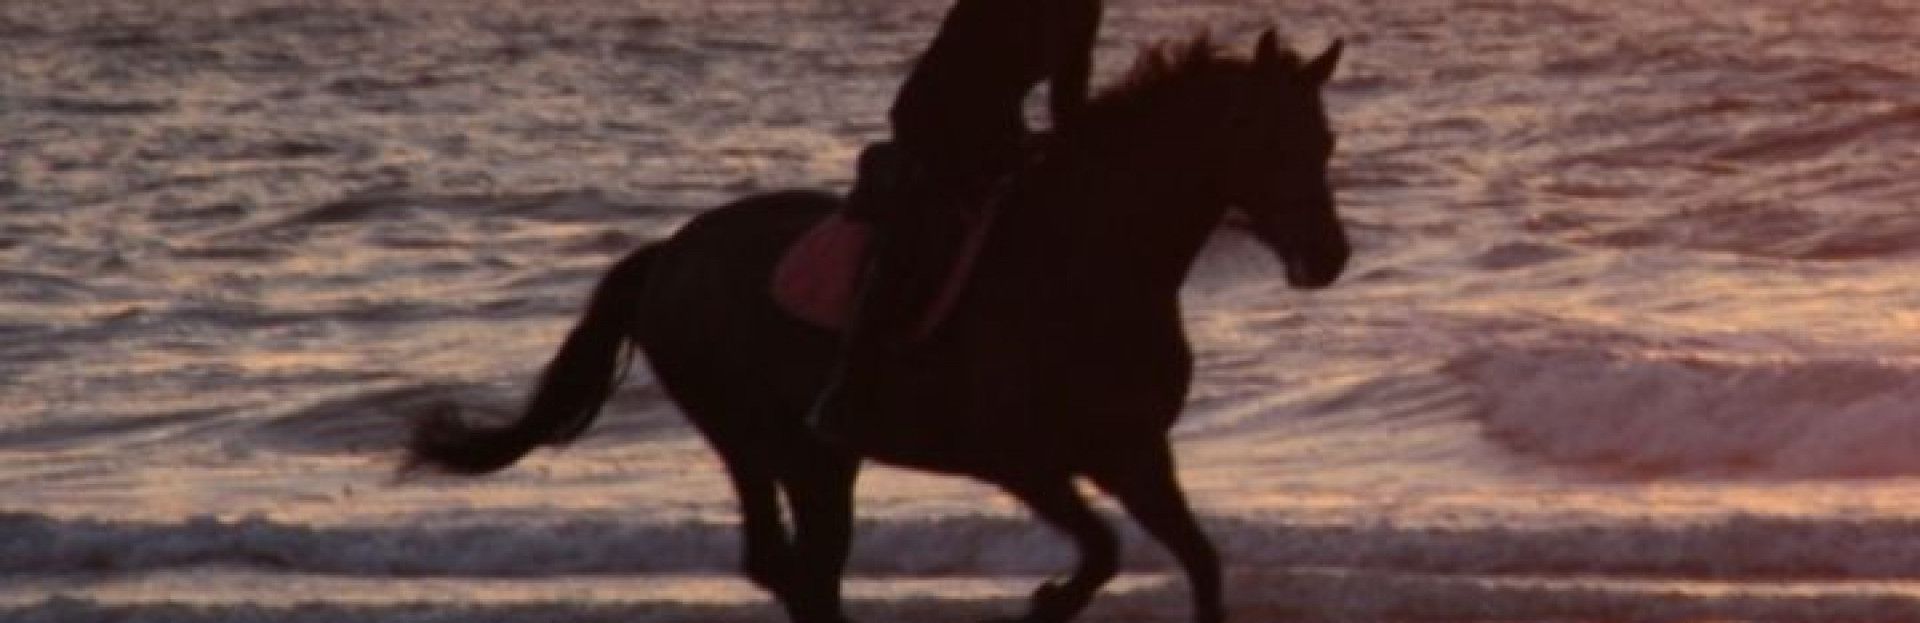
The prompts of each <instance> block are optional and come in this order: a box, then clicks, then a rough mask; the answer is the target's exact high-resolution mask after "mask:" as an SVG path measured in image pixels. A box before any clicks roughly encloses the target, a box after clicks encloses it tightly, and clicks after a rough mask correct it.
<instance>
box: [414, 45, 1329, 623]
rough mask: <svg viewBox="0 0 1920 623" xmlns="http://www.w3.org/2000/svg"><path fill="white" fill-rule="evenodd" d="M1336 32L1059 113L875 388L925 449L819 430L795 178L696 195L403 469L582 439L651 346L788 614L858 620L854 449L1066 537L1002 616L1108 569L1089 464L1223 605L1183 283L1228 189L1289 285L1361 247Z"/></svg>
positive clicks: (1044, 604)
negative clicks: (1330, 111)
mask: <svg viewBox="0 0 1920 623" xmlns="http://www.w3.org/2000/svg"><path fill="white" fill-rule="evenodd" d="M1340 52H1341V45H1340V42H1339V41H1335V42H1334V43H1333V44H1332V45H1331V46H1329V47H1328V48H1327V50H1326V51H1325V52H1323V53H1322V54H1319V55H1318V56H1316V57H1314V58H1312V59H1305V58H1303V57H1301V56H1298V55H1296V54H1294V53H1293V52H1291V51H1288V50H1284V49H1282V47H1281V46H1280V44H1279V42H1278V40H1277V37H1276V36H1275V35H1274V32H1273V31H1272V30H1268V31H1267V32H1265V33H1264V34H1263V35H1262V36H1261V37H1260V39H1259V42H1258V43H1257V44H1256V45H1255V48H1254V51H1253V53H1252V54H1251V55H1238V54H1233V53H1230V52H1227V51H1224V50H1222V49H1220V48H1218V47H1216V46H1214V45H1212V44H1210V43H1209V42H1208V41H1207V37H1205V36H1204V35H1203V36H1201V37H1198V38H1196V39H1194V40H1193V41H1192V42H1190V43H1186V44H1172V45H1159V46H1152V47H1149V48H1148V49H1147V50H1146V51H1145V52H1143V53H1142V55H1141V58H1140V60H1139V61H1138V63H1137V64H1136V65H1135V67H1134V68H1133V69H1132V70H1131V71H1130V72H1129V73H1128V74H1127V76H1126V77H1125V78H1123V79H1122V80H1121V81H1119V83H1118V84H1117V86H1115V87H1113V88H1110V89H1107V90H1105V91H1103V92H1102V93H1101V94H1099V95H1098V96H1096V97H1095V98H1094V100H1093V101H1092V102H1091V103H1090V105H1089V107H1088V108H1087V109H1086V112H1085V114H1084V115H1083V116H1082V117H1081V118H1080V119H1079V120H1078V121H1076V122H1074V123H1071V124H1068V125H1066V126H1064V127H1060V128H1056V129H1055V132H1054V133H1053V135H1052V136H1051V138H1049V139H1048V140H1047V141H1045V143H1044V147H1043V148H1041V152H1042V155H1041V156H1040V157H1038V158H1036V159H1035V160H1034V161H1032V162H1031V163H1030V164H1029V165H1027V166H1025V167H1024V168H1023V170H1021V171H1019V172H1017V173H1015V174H1013V177H1012V180H1011V181H1010V182H1009V183H1008V186H1007V189H1006V190H1005V191H1004V193H1003V194H1002V197H1001V199H1000V201H999V207H998V208H997V210H998V212H997V216H996V217H995V222H994V224H993V231H992V232H991V233H990V235H989V236H988V237H987V238H986V240H985V242H984V243H982V245H981V248H980V250H979V252H978V256H977V258H976V260H975V262H974V268H973V273H972V276H971V278H970V280H969V281H968V282H967V283H966V284H965V286H964V289H963V290H962V291H961V292H960V294H959V295H958V299H957V300H956V301H955V302H954V303H953V304H952V307H951V310H950V311H949V313H948V315H947V317H946V320H944V321H943V323H942V324H941V325H940V326H939V328H937V329H936V330H935V331H934V332H933V333H932V334H931V335H930V336H928V337H926V338H924V340H923V341H922V342H921V343H920V344H919V345H918V346H916V347H914V349H913V350H912V351H911V352H910V353H908V354H906V355H903V357H905V358H906V359H907V361H906V362H904V363H902V365H901V366H899V367H900V370H899V371H898V374H897V375H896V376H897V378H890V379H889V381H890V382H889V383H888V384H887V387H885V388H884V389H882V390H876V394H879V395H878V396H877V397H875V398H874V399H873V400H872V404H873V405H874V406H875V408H876V409H882V410H884V411H885V413H886V415H885V417H880V416H876V417H875V418H874V419H876V420H885V419H888V418H893V417H895V416H899V417H902V418H910V419H909V420H907V421H910V422H912V423H913V426H915V427H918V428H920V429H925V430H927V431H931V433H930V434H928V435H927V436H926V438H927V439H931V440H933V442H932V443H931V444H921V445H920V446H915V447H914V448H913V449H910V450H904V451H898V452H894V453H892V454H887V453H884V452H876V453H873V455H872V456H865V457H863V456H860V455H857V454H856V453H855V452H854V451H853V450H850V449H848V448H847V447H845V446H844V445H842V444H836V443H833V442H830V441H828V440H823V439H822V438H821V437H820V436H819V435H817V434H816V433H814V431H812V430H811V429H810V428H809V427H808V425H807V424H806V423H805V418H806V415H807V413H808V411H809V407H810V406H811V405H812V404H813V403H814V401H815V399H816V397H817V396H818V394H819V393H820V391H821V389H822V387H823V386H824V384H825V383H827V382H828V381H829V376H830V369H831V367H832V366H833V365H834V363H835V361H836V355H837V352H838V338H837V337H836V335H835V333H834V332H832V331H829V330H826V329H823V328H820V327H818V326H815V325H811V324H808V323H805V322H802V321H799V320H797V319H795V318H793V317H792V316H791V315H789V314H786V313H784V312H782V311H781V310H780V309H779V308H778V307H777V305H776V304H775V302H774V301H773V300H772V298H771V296H770V294H769V279H770V274H771V273H772V272H773V270H774V266H775V264H776V263H777V262H778V261H779V259H780V258H781V255H782V252H783V250H784V249H786V248H787V247H788V245H789V244H791V243H792V242H793V241H794V240H795V239H796V238H797V237H799V236H800V235H801V234H802V233H803V232H804V231H806V230H807V229H808V228H809V227H810V226H812V225H813V224H815V223H816V222H817V221H819V220H820V219H822V218H823V217H826V216H827V215H829V214H831V213H832V212H833V211H835V210H836V209H838V208H839V207H840V206H841V199H840V198H838V197H836V196H835V195H832V194H828V193H825V192H817V191H808V190H791V191H781V192H771V193H766V194H761V195H756V196H750V197H746V198H743V199H739V200H736V201H734V202H732V203H729V204H726V205H724V206H722V207H719V208H716V209H714V210H712V211H709V212H705V213H703V214H701V215H699V216H697V217H695V218H694V219H691V220H690V221H689V222H688V223H687V224H686V225H685V226H683V227H682V228H681V229H679V230H678V231H677V232H676V233H674V234H673V235H672V236H670V237H669V238H667V239H665V240H663V241H658V242H654V243H651V244H648V245H646V246H644V247H643V248H641V249H639V250H637V251H635V252H633V253H632V254H631V255H629V256H627V257H625V258H624V259H622V260H620V261H619V262H617V263H616V264H614V266H613V267H612V268H611V269H610V270H609V271H608V272H607V273H606V274H605V275H604V276H603V277H602V279H601V280H600V282H599V284H598V285H597V286H596V287H595V289H594V291H593V294H592V296H591V299H590V302H589V303H588V305H587V309H586V311H585V312H584V314H583V316H582V318H581V320H580V321H579V323H578V324H577V325H576V326H575V327H574V328H573V329H572V331H571V333H569V334H568V335H567V337H566V338H565V340H564V342H563V344H562V345H561V347H560V349H559V352H558V353H557V354H556V355H555V356H554V357H553V359H552V360H551V361H550V362H549V363H548V365H547V367H546V368H545V369H544V371H543V373H542V374H541V376H540V379H539V383H538V387H537V389H536V390H535V391H534V392H533V395H532V397H531V398H530V399H529V402H528V405H527V407H526V409H525V411H524V413H523V414H522V415H521V416H520V417H519V418H518V419H516V420H515V421H512V422H510V423H502V424H491V425H490V424H478V423H471V422H467V421H464V420H463V419H462V418H460V417H458V416H457V415H452V414H441V415H440V416H438V417H429V418H426V419H423V420H421V421H419V422H417V423H416V424H415V428H414V431H413V436H412V438H411V441H410V446H409V455H410V456H409V459H408V460H409V464H410V465H413V466H420V467H430V468H437V469H441V470H445V471H450V472H457V473H473V474H478V473H485V472H491V471H494V470H498V469H502V468H505V467H507V466H508V465H511V464H512V463H514V462H515V461H518V460H519V459H520V458H521V457H522V456H525V455H526V454H527V453H528V452H530V451H531V450H532V449H533V448H535V447H536V446H541V445H561V444H564V443H566V442H568V441H571V440H573V439H575V438H577V437H579V436H580V435H581V434H582V433H583V432H584V431H585V430H586V428H587V426H588V424H589V423H590V422H592V420H593V419H594V418H595V417H596V416H597V414H598V412H599V411H600V408H601V405H602V403H603V402H605V400H606V399H607V398H608V395H609V392H610V391H611V390H612V389H613V387H614V386H615V385H616V384H617V383H618V382H619V379H620V377H621V374H622V373H623V372H624V367H625V365H626V362H627V359H629V358H630V356H631V355H632V353H633V352H634V351H636V350H637V351H638V352H639V353H641V354H642V355H644V357H645V360H646V361H647V362H648V364H649V366H650V367H651V369H652V370H653V372H654V376H655V379H656V380H657V382H658V383H659V385H660V386H661V387H662V388H663V389H664V390H665V392H666V393H667V395H668V397H669V398H670V399H671V400H672V401H673V402H675V403H676V404H677V405H678V406H679V407H680V408H681V410H682V411H683V412H684V414H685V415H686V417H687V418H688V419H689V420H690V422H691V423H692V424H693V425H694V426H695V427H696V428H697V429H698V430H699V432H700V433H701V434H702V435H703V436H704V437H705V439H706V441H707V442H708V443H709V445H710V446H711V447H712V449H713V450H714V451H715V452H716V453H717V454H718V455H719V457H720V458H721V459H722V462H723V464H724V465H725V468H726V470H727V473H728V476H729V477H730V482H731V484H732V487H733V489H734V492H735V494H736V495H737V496H738V501H739V508H740V512H741V515H742V524H741V529H742V533H743V539H742V548H743V558H744V563H743V572H744V573H745V575H746V576H747V577H748V578H749V579H751V580H752V581H753V582H755V583H756V584H757V585H759V586H760V587H762V588H763V589H765V590H767V591H768V592H770V593H771V594H772V595H773V596H774V598H775V599H776V600H777V601H778V602H779V604H780V605H781V607H783V608H784V610H785V612H786V614H787V616H788V617H789V618H790V619H791V620H793V621H795V622H797V623H843V622H845V621H848V619H847V618H846V616H845V614H844V612H843V610H842V600H841V594H840V582H841V575H842V572H843V569H844V567H845V563H846V559H847V552H848V548H849V543H850V540H851V538H852V517H853V489H854V482H855V478H856V475H857V473H858V471H859V468H860V465H861V464H862V461H863V460H865V459H875V460H879V461H881V462H886V463H893V464H899V465H904V466H908V467H911V468H917V469H924V470H931V471H935V472H941V473H948V474H954V475H959V476H964V477H972V478H975V479H979V480H981V481H984V482H987V483H991V484H993V485H996V486H998V487H999V488H1001V489H1002V490H1004V491H1006V492H1007V493H1008V494H1010V495H1011V496H1012V497H1014V498H1016V499H1017V500H1019V501H1021V502H1022V503H1023V504H1024V505H1025V506H1026V507H1027V508H1028V509H1030V510H1031V511H1032V512H1033V513H1034V514H1035V515H1037V516H1038V517H1039V518H1040V519H1042V520H1044V521H1045V522H1047V523H1048V524H1050V525H1052V526H1053V527H1055V528H1057V529H1059V530H1061V531H1063V532H1065V533H1066V534H1067V535H1068V536H1070V537H1071V538H1072V540H1073V541H1074V543H1075V544H1076V547H1077V553H1078V560H1077V564H1076V566H1075V567H1074V569H1073V571H1072V574H1071V575H1070V576H1069V577H1068V578H1067V579H1066V580H1065V581H1064V582H1047V583H1045V584H1043V585H1042V586H1041V587H1040V588H1039V589H1038V590H1037V591H1036V592H1035V593H1034V595H1033V597H1032V598H1031V600H1030V602H1029V604H1028V609H1027V611H1026V612H1025V614H1024V615H1023V616H1022V617H1021V618H1018V619H1014V620H1018V621H1026V622H1031V623H1053V622H1060V621H1068V620H1070V619H1072V618H1074V617H1075V616H1077V615H1078V614H1079V613H1080V612H1081V611H1082V610H1083V609H1084V608H1085V607H1086V606H1087V604H1088V603H1089V602H1090V601H1091V600H1092V599H1093V597H1094V595H1095V594H1096V593H1097V592H1098V590H1099V589H1100V587H1101V586H1102V585H1104V584H1105V583H1106V582H1107V581H1108V580H1110V579H1111V578H1112V577H1113V576H1114V575H1115V573H1116V572H1117V568H1118V543H1117V538H1116V537H1115V535H1114V533H1113V532H1112V530H1111V528H1110V527H1109V526H1108V524H1107V523H1106V522H1105V521H1104V520H1103V519H1102V518H1101V517H1100V516H1099V515H1098V514H1097V513H1095V512H1094V511H1093V510H1092V509H1091V508H1090V507H1089V505H1088V502H1087V501H1086V500H1085V499H1084V498H1083V497H1082V495H1081V493H1080V492H1079V491H1078V489H1077V488H1076V486H1075V484H1074V483H1075V479H1076V478H1079V477H1085V478H1086V479H1088V480H1090V481H1091V482H1092V483H1093V484H1094V485H1096V486H1097V487H1098V488H1100V489H1101V490H1102V491H1104V492H1105V493H1107V494H1108V495H1110V496H1112V497H1113V498H1115V499H1116V500H1117V501H1118V502H1119V503H1120V505H1121V507H1122V508H1123V509H1124V510H1125V511H1126V513H1128V514H1129V515H1131V516H1132V517H1133V518H1134V519H1135V520H1137V521H1138V522H1139V523H1140V524H1141V525H1142V526H1143V527H1144V528H1145V529H1146V530H1147V532H1148V533H1149V534H1150V535H1152V536H1153V537H1154V538H1155V539H1157V540H1158V541H1160V542H1161V543H1162V544H1163V545H1164V546H1166V547H1167V548H1168V549H1170V550H1171V551H1172V552H1173V554H1174V556H1175V558H1176V559H1177V560H1178V562H1179V563H1180V565H1181V567H1182V568H1183V570H1184V572H1185V574H1186V577H1187V580H1188V584H1189V588H1190V591H1191V600H1192V608H1193V620H1194V621H1196V622H1199V623H1217V622H1219V621H1222V620H1224V619H1225V617H1226V612H1225V608H1224V605H1223V603H1222V596H1221V593H1222V588H1221V571H1220V566H1221V563H1220V560H1219V556H1218V554H1217V553H1216V551H1215V550H1214V548H1213V546H1212V545H1211V543H1210V542H1209V540H1208V539H1207V537H1206V535H1205V534H1203V533H1202V531H1201V530H1200V528H1199V527H1198V525H1197V523H1196V521H1195V518H1194V514H1193V511H1192V509H1191V507H1190V506H1189V504H1188V502H1187V500H1186V499H1185V494H1184V492H1183V491H1182V490H1181V488H1180V485H1179V483H1178V481H1177V479H1176V475H1175V465H1174V455H1173V451H1172V447H1171V445H1170V441H1169V439H1168V431H1169V430H1170V429H1171V428H1172V426H1173V423H1174V421H1175V419H1176V418H1177V417H1178V415H1179V412H1180V410H1181V407H1182V406H1183V403H1184V402H1185V399H1186V396H1187V391H1188V386H1189V384H1190V382H1191V378H1192V374H1193V356H1192V352H1191V350H1190V347H1189V345H1188V343H1187V341H1186V337H1185V334H1184V332H1183V329H1182V326H1181V316H1180V301H1179V289H1180V286H1181V283H1182V282H1183V281H1184V280H1185V278H1186V275H1187V273H1188V271H1189V269H1190V268H1191V266H1192V265H1193V263H1194V260H1195V258H1196V257H1197V256H1198V254H1199V252H1200V251H1201V248H1202V247H1203V245H1204V244H1205V243H1206V241H1207V240H1208V238H1209V237H1210V236H1211V234H1212V232H1213V231H1214V230H1216V229H1218V228H1220V227H1222V226H1223V223H1225V222H1226V220H1227V219H1226V217H1227V214H1228V212H1229V211H1230V209H1237V210H1238V211H1239V212H1240V213H1242V214H1243V215H1244V218H1243V219H1241V222H1242V223H1244V225H1245V227H1247V228H1248V229H1250V230H1251V233H1252V234H1253V235H1254V237H1255V238H1257V239H1258V240H1259V241H1260V242H1261V243H1262V244H1263V246H1265V247H1267V248H1268V249H1270V250H1271V251H1272V252H1273V253H1274V254H1275V255H1277V257H1278V259H1279V260H1280V261H1281V262H1282V263H1283V264H1284V265H1285V276H1286V280H1287V282H1288V283H1289V285H1291V286H1293V287H1295V288H1301V289H1313V288H1321V287H1325V286H1328V285H1330V284H1332V283H1333V282H1334V281H1335V280H1336V279H1337V278H1338V277H1339V275H1340V273H1341V272H1342V270H1343V269H1344V267H1345V265H1346V262H1347V259H1348V255H1349V253H1350V250H1349V245H1348V242H1347V238H1346V234H1345V231H1344V229H1343V228H1342V226H1341V223H1340V219H1339V217H1338V215H1337V214H1336V210H1335V206H1334V201H1333V195H1332V191H1331V188H1330V186H1329V184H1328V182H1327V163H1328V161H1329V159H1330V158H1331V155H1332V152H1333V149H1334V136H1333V133H1332V132H1331V130H1330V129H1329V126H1328V122H1327V116H1326V113H1325V110H1324V108H1323V105H1322V102H1321V96H1320V92H1321V89H1322V87H1323V85H1325V83H1326V82H1327V79H1328V77H1329V76H1330V75H1331V74H1332V72H1333V70H1334V67H1335V65H1336V64H1337V62H1338V60H1339V57H1340ZM876 413H879V411H876ZM782 494H784V496H785V502H786V504H787V506H786V510H787V512H788V514H789V515H790V517H791V520H792V523H793V526H792V529H791V532H789V529H788V526H787V525H786V524H785V522H784V521H783V516H782V507H781V499H780V498H781V495H782Z"/></svg>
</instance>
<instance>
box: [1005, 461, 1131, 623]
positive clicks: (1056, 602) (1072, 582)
mask: <svg viewBox="0 0 1920 623" xmlns="http://www.w3.org/2000/svg"><path fill="white" fill-rule="evenodd" d="M1000 485H1001V486H1002V487H1004V488H1006V490H1007V492H1009V493H1012V494H1013V495H1014V497H1017V498H1019V499H1020V501H1021V502H1024V503H1026V505H1027V507H1028V508H1031V509H1033V512H1034V514H1036V515H1039V516H1040V518H1041V519H1042V520H1045V521H1046V522H1047V523H1048V524H1051V525H1052V526H1053V527H1055V528H1058V529H1060V530H1061V531H1063V532H1066V533H1067V535H1068V536H1071V537H1073V541H1074V544H1075V545H1076V546H1077V547H1078V548H1079V553H1080V563H1079V565H1078V566H1076V567H1075V568H1074V570H1073V575H1072V576H1071V577H1069V578H1067V581H1066V582H1060V583H1056V582H1048V583H1046V584H1043V585H1041V586H1040V589H1039V590H1038V591H1035V592H1034V595H1033V603H1032V606H1031V607H1030V609H1029V610H1028V611H1027V615H1026V616H1025V617H1023V618H1019V619H1014V620H1015V621H1018V622H1019V623H1061V622H1064V621H1069V620H1072V619H1073V617H1074V616H1075V615H1078V614H1080V611H1081V610H1084V609H1086V607H1087V603H1088V602H1090V601H1093V596H1094V594H1095V593H1098V592H1099V591H1100V587H1101V586H1104V585H1106V583H1107V581H1108V580H1111V579H1113V576H1114V573H1115V572H1117V571H1118V570H1119V561H1120V543H1119V540H1118V539H1117V538H1115V537H1114V534H1113V529H1112V528H1110V527H1108V526H1107V523H1106V522H1105V521H1102V520H1101V519H1100V516H1099V515H1096V514H1094V512H1093V509H1092V508H1091V507H1089V506H1087V501H1086V499H1085V498H1082V497H1081V496H1080V492H1079V491H1077V490H1075V489H1074V487H1073V478H1072V476H1071V475H1068V474H1065V473H1061V474H1057V475H1048V476H1041V477H1032V478H1027V479H1024V480H1022V481H1019V482H1002V483H1000Z"/></svg>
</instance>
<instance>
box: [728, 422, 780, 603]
mask: <svg viewBox="0 0 1920 623" xmlns="http://www.w3.org/2000/svg"><path fill="white" fill-rule="evenodd" d="M720 458H721V460H722V462H723V463H725V464H726V467H727V477H728V478H729V479H730V480H731V481H732V482H733V490H734V494H735V495H736V496H738V497H739V501H740V536H741V540H740V545H741V548H742V552H741V559H742V562H741V571H742V572H744V573H746V575H747V579H749V580H752V581H753V583H754V584H756V585H758V586H759V587H760V588H762V589H766V591H767V592H770V593H773V596H774V598H775V599H778V600H780V602H781V604H782V605H785V606H787V607H788V609H789V610H791V609H792V604H793V597H792V595H793V586H792V585H793V582H792V578H793V571H792V570H793V552H792V547H791V546H790V545H789V544H788V542H787V530H786V526H785V525H784V524H782V523H781V521H780V496H779V492H778V491H777V490H776V489H775V488H774V487H775V481H774V476H773V472H772V470H771V469H770V467H769V466H768V465H766V464H765V463H764V462H763V461H761V460H759V458H758V457H755V456H752V455H746V454H743V453H735V452H726V451H725V450H724V449H723V450H722V451H721V453H720Z"/></svg>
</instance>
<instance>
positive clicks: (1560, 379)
mask: <svg viewBox="0 0 1920 623" xmlns="http://www.w3.org/2000/svg"><path fill="white" fill-rule="evenodd" d="M1452 370H1453V371H1455V372H1457V373H1459V374H1460V375H1462V376H1463V377H1464V378H1466V379H1468V380H1469V381H1470V382H1472V383H1474V384H1475V385H1477V387H1478V390H1479V392H1480V394H1481V395H1482V397H1483V398H1484V400H1485V402H1486V405H1487V408H1486V410H1485V412H1484V415H1485V418H1486V425H1487V430H1488V433H1489V434H1490V435H1492V436H1494V437H1495V438H1497V439H1499V440H1502V441H1504V442H1506V443H1508V444H1510V445H1511V446H1512V447H1514V448H1517V449H1520V450H1522V451H1525V452H1529V453H1535V454H1539V455H1544V456H1546V457H1549V458H1551V459H1554V460H1557V461H1568V462H1576V463H1590V464H1602V465H1612V466H1618V467H1623V468H1627V469H1629V470H1633V471H1636V472H1641V473H1648V474H1676V473H1677V474H1695V475H1735V476H1751V477H1861V476H1898V475H1916V474H1920V452H1915V451H1914V449H1915V448H1920V408H1916V406H1917V405H1920V366H1915V365H1914V364H1912V363H1909V362H1901V361H1891V360H1874V359H1863V358H1831V359H1815V358H1806V357H1789V356H1780V357H1775V358H1764V359H1757V358H1754V359H1742V358H1732V357H1712V356H1708V355H1703V354H1699V353H1689V354H1676V353H1667V352H1660V351H1651V350H1624V349H1615V350H1596V349H1580V348H1560V347H1548V348H1504V347H1500V348H1490V349H1483V350H1480V351H1478V352H1474V353H1472V354H1469V355H1467V356H1465V357H1463V358H1461V359H1460V360H1458V361H1456V362H1455V365H1453V366H1452Z"/></svg>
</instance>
